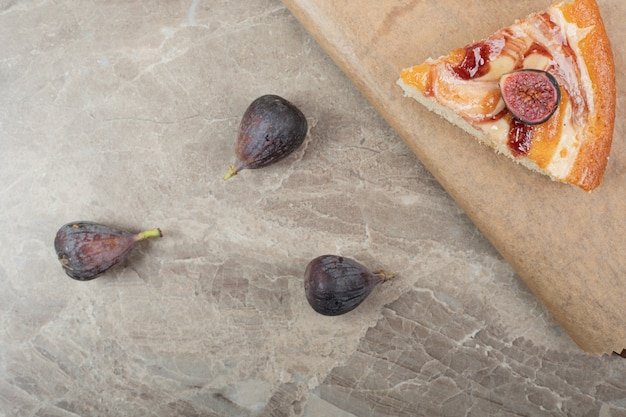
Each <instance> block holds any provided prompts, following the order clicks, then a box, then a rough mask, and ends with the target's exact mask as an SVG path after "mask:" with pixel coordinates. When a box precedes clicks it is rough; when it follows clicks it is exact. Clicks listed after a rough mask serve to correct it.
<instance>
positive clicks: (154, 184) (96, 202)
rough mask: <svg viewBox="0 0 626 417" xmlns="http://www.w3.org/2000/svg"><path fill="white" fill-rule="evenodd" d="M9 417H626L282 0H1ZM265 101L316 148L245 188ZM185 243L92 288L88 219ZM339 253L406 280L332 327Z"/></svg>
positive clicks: (613, 362)
mask: <svg viewBox="0 0 626 417" xmlns="http://www.w3.org/2000/svg"><path fill="white" fill-rule="evenodd" d="M0 44H1V45H2V48H0V90H1V91H2V94H1V95H0V143H1V144H2V152H0V208H1V210H0V230H1V231H2V235H1V236H2V245H1V246H0V415H1V416H41V417H42V416H58V417H64V416H77V415H80V416H99V415H102V416H111V415H115V416H172V415H181V416H246V417H247V416H251V417H252V416H304V417H314V416H337V417H352V416H357V417H364V416H422V415H423V416H486V415H490V416H603V417H609V416H611V417H615V416H626V379H625V378H624V376H625V375H626V360H624V359H623V358H621V357H619V356H617V355H613V356H603V357H593V356H589V355H587V354H584V353H582V351H581V350H580V349H579V348H578V347H577V346H576V345H575V344H574V343H573V342H572V341H571V339H570V338H569V337H568V336H567V334H565V333H564V332H563V330H562V329H561V328H560V327H559V325H558V324H557V323H556V322H555V321H554V320H553V319H552V317H551V316H550V315H549V314H548V312H547V310H546V309H545V308H544V306H543V305H541V303H539V302H538V301H537V299H536V298H535V297H534V296H533V295H532V294H531V293H530V292H529V291H528V289H527V288H526V287H525V286H524V284H523V283H522V282H521V280H520V279H519V278H518V277H517V276H516V275H515V273H514V272H513V271H512V269H511V268H510V267H509V266H508V265H507V264H506V262H504V261H503V260H502V258H501V257H500V256H499V255H498V253H497V252H496V251H495V250H494V249H493V247H492V246H491V245H490V244H489V242H487V241H486V239H485V238H484V237H483V236H482V235H481V233H480V232H479V231H478V230H477V229H476V228H475V226H474V225H473V224H472V223H471V222H470V221H469V220H468V219H467V217H466V216H465V215H464V214H463V213H462V212H461V210H460V209H459V208H458V207H457V206H456V204H455V203H454V201H452V200H451V199H450V197H449V196H448V195H447V194H446V192H445V191H444V190H443V189H442V188H441V187H440V186H439V185H438V184H437V182H436V181H435V180H434V179H433V178H432V176H431V175H430V174H429V173H428V172H427V171H426V170H425V169H424V167H423V166H422V165H421V164H420V162H419V161H418V160H417V159H416V158H415V156H414V155H413V154H412V153H411V152H410V151H409V150H408V149H407V148H406V146H405V145H404V144H403V143H402V142H401V140H400V139H399V138H398V137H397V136H396V134H395V133H394V132H393V131H392V130H391V129H390V128H389V126H388V125H387V124H386V123H385V122H384V121H383V120H382V118H381V117H380V116H379V115H378V114H377V113H376V112H375V111H374V109H373V108H372V107H371V106H370V105H369V104H368V103H367V102H366V101H365V99H364V98H363V97H362V96H361V94H360V93H359V91H358V90H357V89H356V88H355V87H354V86H353V85H352V84H351V83H350V81H349V80H348V79H347V78H346V77H345V76H344V74H342V73H341V71H340V70H339V69H338V68H337V67H336V66H335V65H334V63H333V62H332V61H331V60H330V58H329V57H328V56H327V55H326V54H325V53H324V51H323V50H322V49H321V48H320V47H319V46H318V45H317V44H316V43H315V41H314V40H313V39H312V38H311V37H310V36H309V35H308V34H307V33H306V31H305V30H304V29H303V28H302V27H301V26H300V25H299V24H298V22H297V21H296V20H295V19H294V18H293V16H291V15H290V13H289V12H288V11H287V9H286V8H285V7H284V6H283V5H282V3H281V2H280V1H278V0H251V1H247V2H229V1H225V0H222V1H219V0H212V1H201V0H193V1H185V2H182V1H169V0H168V1H161V2H124V1H93V2H78V1H73V2H72V1H52V0H35V1H18V0H13V1H11V0H9V1H0ZM266 93H273V94H279V95H281V96H283V97H285V98H287V99H289V100H291V101H292V102H294V103H295V104H296V105H297V106H298V107H299V108H300V109H301V110H302V111H303V112H304V113H305V115H306V116H307V118H308V121H309V127H310V130H309V134H308V137H307V140H306V142H305V144H304V145H303V146H302V147H301V148H300V149H299V150H298V151H296V152H295V154H293V155H291V156H290V157H288V158H287V159H285V160H283V161H282V162H280V163H278V164H276V165H274V166H271V167H267V168H264V169H262V170H248V171H242V172H241V173H240V175H237V176H236V177H234V178H232V179H231V180H229V181H226V182H224V181H223V180H222V175H223V174H224V173H225V172H226V170H227V168H228V165H229V164H230V163H232V162H233V160H234V143H235V138H236V132H237V127H238V123H239V120H240V117H241V115H242V113H243V111H244V110H245V108H246V107H247V105H248V104H249V103H250V102H251V101H252V100H253V99H254V98H256V97H258V96H259V95H262V94H266ZM76 220H91V221H97V222H101V223H106V224H110V225H115V226H118V227H123V228H127V229H129V230H134V231H139V230H140V229H146V228H152V227H160V228H161V229H162V230H163V233H164V237H163V238H162V239H154V240H150V241H146V242H141V244H140V245H139V246H138V247H137V248H136V250H135V251H134V252H133V253H132V255H131V257H130V259H129V260H128V261H127V262H126V263H125V264H124V265H122V266H120V267H117V268H115V269H113V270H111V271H110V272H109V273H108V274H106V275H104V276H102V277H101V278H98V279H96V280H94V281H90V282H77V281H73V280H71V279H69V278H68V277H67V276H65V274H64V273H63V271H62V269H61V267H60V265H59V263H58V261H57V259H56V255H55V253H54V249H53V246H52V241H53V239H54V235H55V233H56V231H57V229H58V228H59V227H60V226H61V225H63V224H64V223H67V222H70V221H76ZM325 253H335V254H340V255H343V256H348V257H351V258H354V259H357V260H359V261H360V262H362V263H364V264H365V265H367V266H368V267H370V268H371V269H385V270H389V271H392V272H395V273H396V278H395V279H394V280H392V281H390V282H387V283H385V284H383V285H381V286H380V287H378V288H377V289H376V290H375V291H374V292H373V294H372V295H371V296H370V297H369V298H368V299H367V300H366V301H365V302H364V303H363V304H362V305H361V306H360V307H359V308H358V309H356V310H354V311H353V312H351V313H349V314H346V315H344V316H340V317H324V316H320V315H318V314H317V313H315V312H314V311H313V310H312V309H311V308H310V307H309V306H308V304H307V302H306V300H305V298H304V291H303V272H304V268H305V267H306V265H307V263H308V262H309V261H310V260H311V259H312V258H314V257H316V256H318V255H322V254H325Z"/></svg>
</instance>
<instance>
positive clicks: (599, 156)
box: [398, 0, 616, 191]
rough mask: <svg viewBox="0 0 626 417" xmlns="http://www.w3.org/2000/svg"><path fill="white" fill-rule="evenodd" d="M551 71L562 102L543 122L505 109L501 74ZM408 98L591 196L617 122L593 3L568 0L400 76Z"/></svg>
mask: <svg viewBox="0 0 626 417" xmlns="http://www.w3.org/2000/svg"><path fill="white" fill-rule="evenodd" d="M519 68H533V69H540V70H546V71H550V72H553V73H554V75H555V76H556V77H558V79H559V84H560V86H561V96H562V100H561V103H560V105H559V109H558V110H557V112H556V113H555V115H554V116H553V117H552V118H551V119H550V120H548V121H547V122H546V123H544V124H542V125H536V126H530V127H529V126H527V125H524V124H523V123H522V122H519V121H518V120H515V119H514V118H513V116H512V115H511V114H510V112H508V111H507V109H506V108H504V105H503V103H502V100H501V95H500V91H499V88H498V80H499V79H500V77H501V76H502V75H503V74H505V73H507V72H510V71H512V70H514V69H519ZM398 84H399V85H400V86H401V87H402V88H403V89H404V91H405V93H406V95H408V96H411V97H413V98H415V99H416V100H418V101H419V102H420V103H422V104H424V105H425V106H426V107H428V108H429V109H430V110H432V111H434V112H436V113H438V114H440V115H441V116H443V117H444V118H446V119H447V120H448V121H450V122H451V123H453V124H455V125H457V126H459V127H461V128H462V129H464V130H465V131H467V132H469V133H470V134H472V135H474V136H475V137H477V138H478V139H479V140H480V141H482V142H483V143H485V144H487V145H489V146H491V147H493V148H494V149H496V150H497V151H498V152H501V153H503V154H505V155H507V156H509V157H511V158H512V159H514V160H515V161H517V162H519V163H521V164H523V165H524V166H526V167H527V168H529V169H533V170H536V171H538V172H541V173H543V174H546V175H549V176H550V177H551V178H552V179H554V180H556V181H561V182H567V183H570V184H574V185H577V186H579V187H580V188H582V189H584V190H586V191H589V190H592V189H594V188H596V187H597V186H599V185H600V183H601V182H602V176H603V174H604V170H605V169H606V165H607V161H608V156H609V153H610V149H611V141H612V136H613V127H614V122H615V100H616V98H615V95H616V94H615V69H614V63H613V55H612V52H611V47H610V43H609V40H608V37H607V34H606V31H605V28H604V24H603V22H602V18H601V16H600V11H599V9H598V6H597V4H596V3H595V0H566V1H563V2H561V3H557V4H555V5H553V6H552V7H550V8H549V9H547V10H546V11H544V12H540V13H535V14H532V15H530V16H528V17H527V18H526V19H523V20H519V21H517V22H516V23H515V24H513V25H511V26H509V27H507V28H503V29H501V30H499V31H497V32H496V33H495V34H493V35H492V36H491V37H489V38H487V39H485V40H482V41H480V42H477V43H475V44H473V45H467V46H466V47H464V48H459V49H455V50H453V51H452V52H451V53H450V54H449V55H448V56H444V57H441V58H439V59H437V60H433V59H429V60H427V61H426V62H424V63H423V64H421V65H416V66H414V67H410V68H406V69H404V70H403V71H402V73H401V75H400V79H399V80H398Z"/></svg>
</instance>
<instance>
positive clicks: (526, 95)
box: [500, 69, 561, 125]
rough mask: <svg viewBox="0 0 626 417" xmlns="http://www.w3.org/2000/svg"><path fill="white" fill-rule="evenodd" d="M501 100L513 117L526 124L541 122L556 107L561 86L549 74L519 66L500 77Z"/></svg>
mask: <svg viewBox="0 0 626 417" xmlns="http://www.w3.org/2000/svg"><path fill="white" fill-rule="evenodd" d="M500 92H501V93H502V99H503V100H504V104H505V105H506V107H507V108H508V109H509V111H510V112H511V114H512V115H513V117H515V118H516V119H518V120H519V121H521V122H523V123H525V124H528V125H537V124H541V123H544V122H546V121H548V119H550V117H551V116H552V115H553V114H554V112H555V111H556V108H557V107H558V105H559V101H560V100H561V89H560V88H559V84H558V82H557V80H556V78H554V76H553V75H552V74H550V73H549V72H547V71H542V70H535V69H522V70H517V71H513V72H509V73H507V74H504V75H503V76H502V77H501V78H500Z"/></svg>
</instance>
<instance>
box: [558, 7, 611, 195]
mask: <svg viewBox="0 0 626 417" xmlns="http://www.w3.org/2000/svg"><path fill="white" fill-rule="evenodd" d="M561 10H562V11H563V15H564V16H565V18H566V19H567V20H568V21H570V22H572V23H574V24H576V26H578V27H582V28H586V27H589V28H591V29H590V32H589V34H588V35H587V36H586V37H585V38H584V39H583V40H582V41H581V42H580V43H579V47H580V50H581V51H582V54H583V57H584V58H585V63H586V65H587V71H588V72H589V77H590V78H591V81H592V89H593V97H594V102H595V108H594V111H593V113H592V114H590V115H589V118H588V120H587V125H586V127H585V131H584V136H585V138H586V140H585V141H584V142H583V144H582V146H581V149H580V153H579V155H578V158H577V159H576V162H575V164H574V167H573V169H572V171H571V172H570V175H569V177H568V178H567V181H568V182H570V183H572V184H576V185H578V186H579V187H581V188H582V189H584V190H587V191H590V190H593V189H594V188H596V187H598V186H599V185H600V184H601V183H602V176H603V174H604V170H605V168H606V165H607V162H608V158H609V153H610V151H611V142H612V139H613V129H614V124H615V100H616V92H615V65H614V62H613V53H612V51H611V46H610V42H609V39H608V36H607V34H606V30H605V28H604V24H603V22H602V16H600V10H599V9H598V5H597V4H596V2H595V1H594V0H576V1H574V2H572V3H569V4H563V5H562V6H561Z"/></svg>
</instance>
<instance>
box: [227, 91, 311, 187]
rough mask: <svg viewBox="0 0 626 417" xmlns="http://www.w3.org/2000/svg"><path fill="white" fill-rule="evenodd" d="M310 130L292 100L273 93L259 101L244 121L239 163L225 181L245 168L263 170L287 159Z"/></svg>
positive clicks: (240, 140) (238, 143) (246, 114)
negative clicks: (262, 168)
mask: <svg viewBox="0 0 626 417" xmlns="http://www.w3.org/2000/svg"><path fill="white" fill-rule="evenodd" d="M307 129H308V124H307V121H306V117H304V114H302V112H301V111H300V110H299V109H298V108H297V107H296V106H294V105H293V104H291V103H290V102H289V101H287V100H285V99H284V98H282V97H279V96H276V95H271V94H270V95H264V96H261V97H259V98H257V99H256V100H254V101H253V102H252V103H251V104H250V106H249V107H248V108H247V109H246V111H245V113H244V115H243V117H242V119H241V123H240V125H239V133H238V136H237V146H236V148H235V156H236V161H235V164H234V165H231V167H230V168H229V170H228V172H227V173H226V175H224V180H227V179H229V178H230V177H232V176H233V175H236V174H237V173H238V172H239V171H241V170H242V169H255V168H261V167H264V166H267V165H271V164H273V163H275V162H278V161H280V160H281V159H283V158H285V157H287V156H288V155H289V154H291V153H292V152H293V151H295V150H296V149H298V147H300V145H302V142H304V138H305V137H306V134H307Z"/></svg>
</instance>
